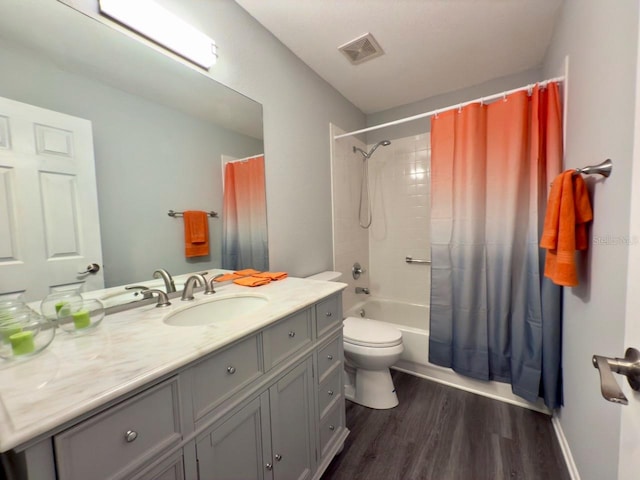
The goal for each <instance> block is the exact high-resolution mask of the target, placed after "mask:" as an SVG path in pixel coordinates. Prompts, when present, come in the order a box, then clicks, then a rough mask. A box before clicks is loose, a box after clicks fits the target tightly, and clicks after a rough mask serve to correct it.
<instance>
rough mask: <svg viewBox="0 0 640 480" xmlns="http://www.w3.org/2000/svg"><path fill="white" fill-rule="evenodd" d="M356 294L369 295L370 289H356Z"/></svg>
mask: <svg viewBox="0 0 640 480" xmlns="http://www.w3.org/2000/svg"><path fill="white" fill-rule="evenodd" d="M356 293H364V294H365V295H369V289H368V288H367V287H356Z"/></svg>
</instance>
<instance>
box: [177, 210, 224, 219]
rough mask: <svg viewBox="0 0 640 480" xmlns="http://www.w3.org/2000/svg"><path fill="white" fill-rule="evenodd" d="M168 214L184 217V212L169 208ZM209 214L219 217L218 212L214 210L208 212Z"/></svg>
mask: <svg viewBox="0 0 640 480" xmlns="http://www.w3.org/2000/svg"><path fill="white" fill-rule="evenodd" d="M167 215H169V216H170V217H174V218H175V217H182V216H183V215H184V212H176V211H173V210H169V213H167ZM207 215H209V216H210V217H213V218H218V212H214V211H213V210H212V211H210V212H207Z"/></svg>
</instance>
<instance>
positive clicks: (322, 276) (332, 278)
mask: <svg viewBox="0 0 640 480" xmlns="http://www.w3.org/2000/svg"><path fill="white" fill-rule="evenodd" d="M341 276H342V273H340V272H333V271H326V272H320V273H316V274H315V275H311V276H309V277H306V278H307V279H309V280H324V281H325V282H337V281H338V279H339V278H340V277H341Z"/></svg>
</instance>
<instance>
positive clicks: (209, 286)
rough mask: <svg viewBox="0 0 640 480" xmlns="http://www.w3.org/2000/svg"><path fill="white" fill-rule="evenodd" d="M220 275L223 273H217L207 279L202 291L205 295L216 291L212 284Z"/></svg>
mask: <svg viewBox="0 0 640 480" xmlns="http://www.w3.org/2000/svg"><path fill="white" fill-rule="evenodd" d="M222 276H224V273H219V274H218V275H216V276H215V277H211V278H210V279H209V281H208V282H207V283H206V288H205V291H204V294H205V295H213V294H214V293H216V291H215V290H214V288H213V285H214V284H215V281H216V278H220V277H222Z"/></svg>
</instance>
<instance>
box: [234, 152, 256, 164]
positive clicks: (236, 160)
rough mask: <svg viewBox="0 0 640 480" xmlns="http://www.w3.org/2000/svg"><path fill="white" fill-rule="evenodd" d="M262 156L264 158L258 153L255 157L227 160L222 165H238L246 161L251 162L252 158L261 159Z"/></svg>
mask: <svg viewBox="0 0 640 480" xmlns="http://www.w3.org/2000/svg"><path fill="white" fill-rule="evenodd" d="M262 156H264V153H258V154H256V155H251V156H249V157H244V158H236V159H233V160H227V161H226V162H224V163H225V164H226V163H239V162H246V161H249V160H251V159H252V158H258V157H262Z"/></svg>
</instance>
